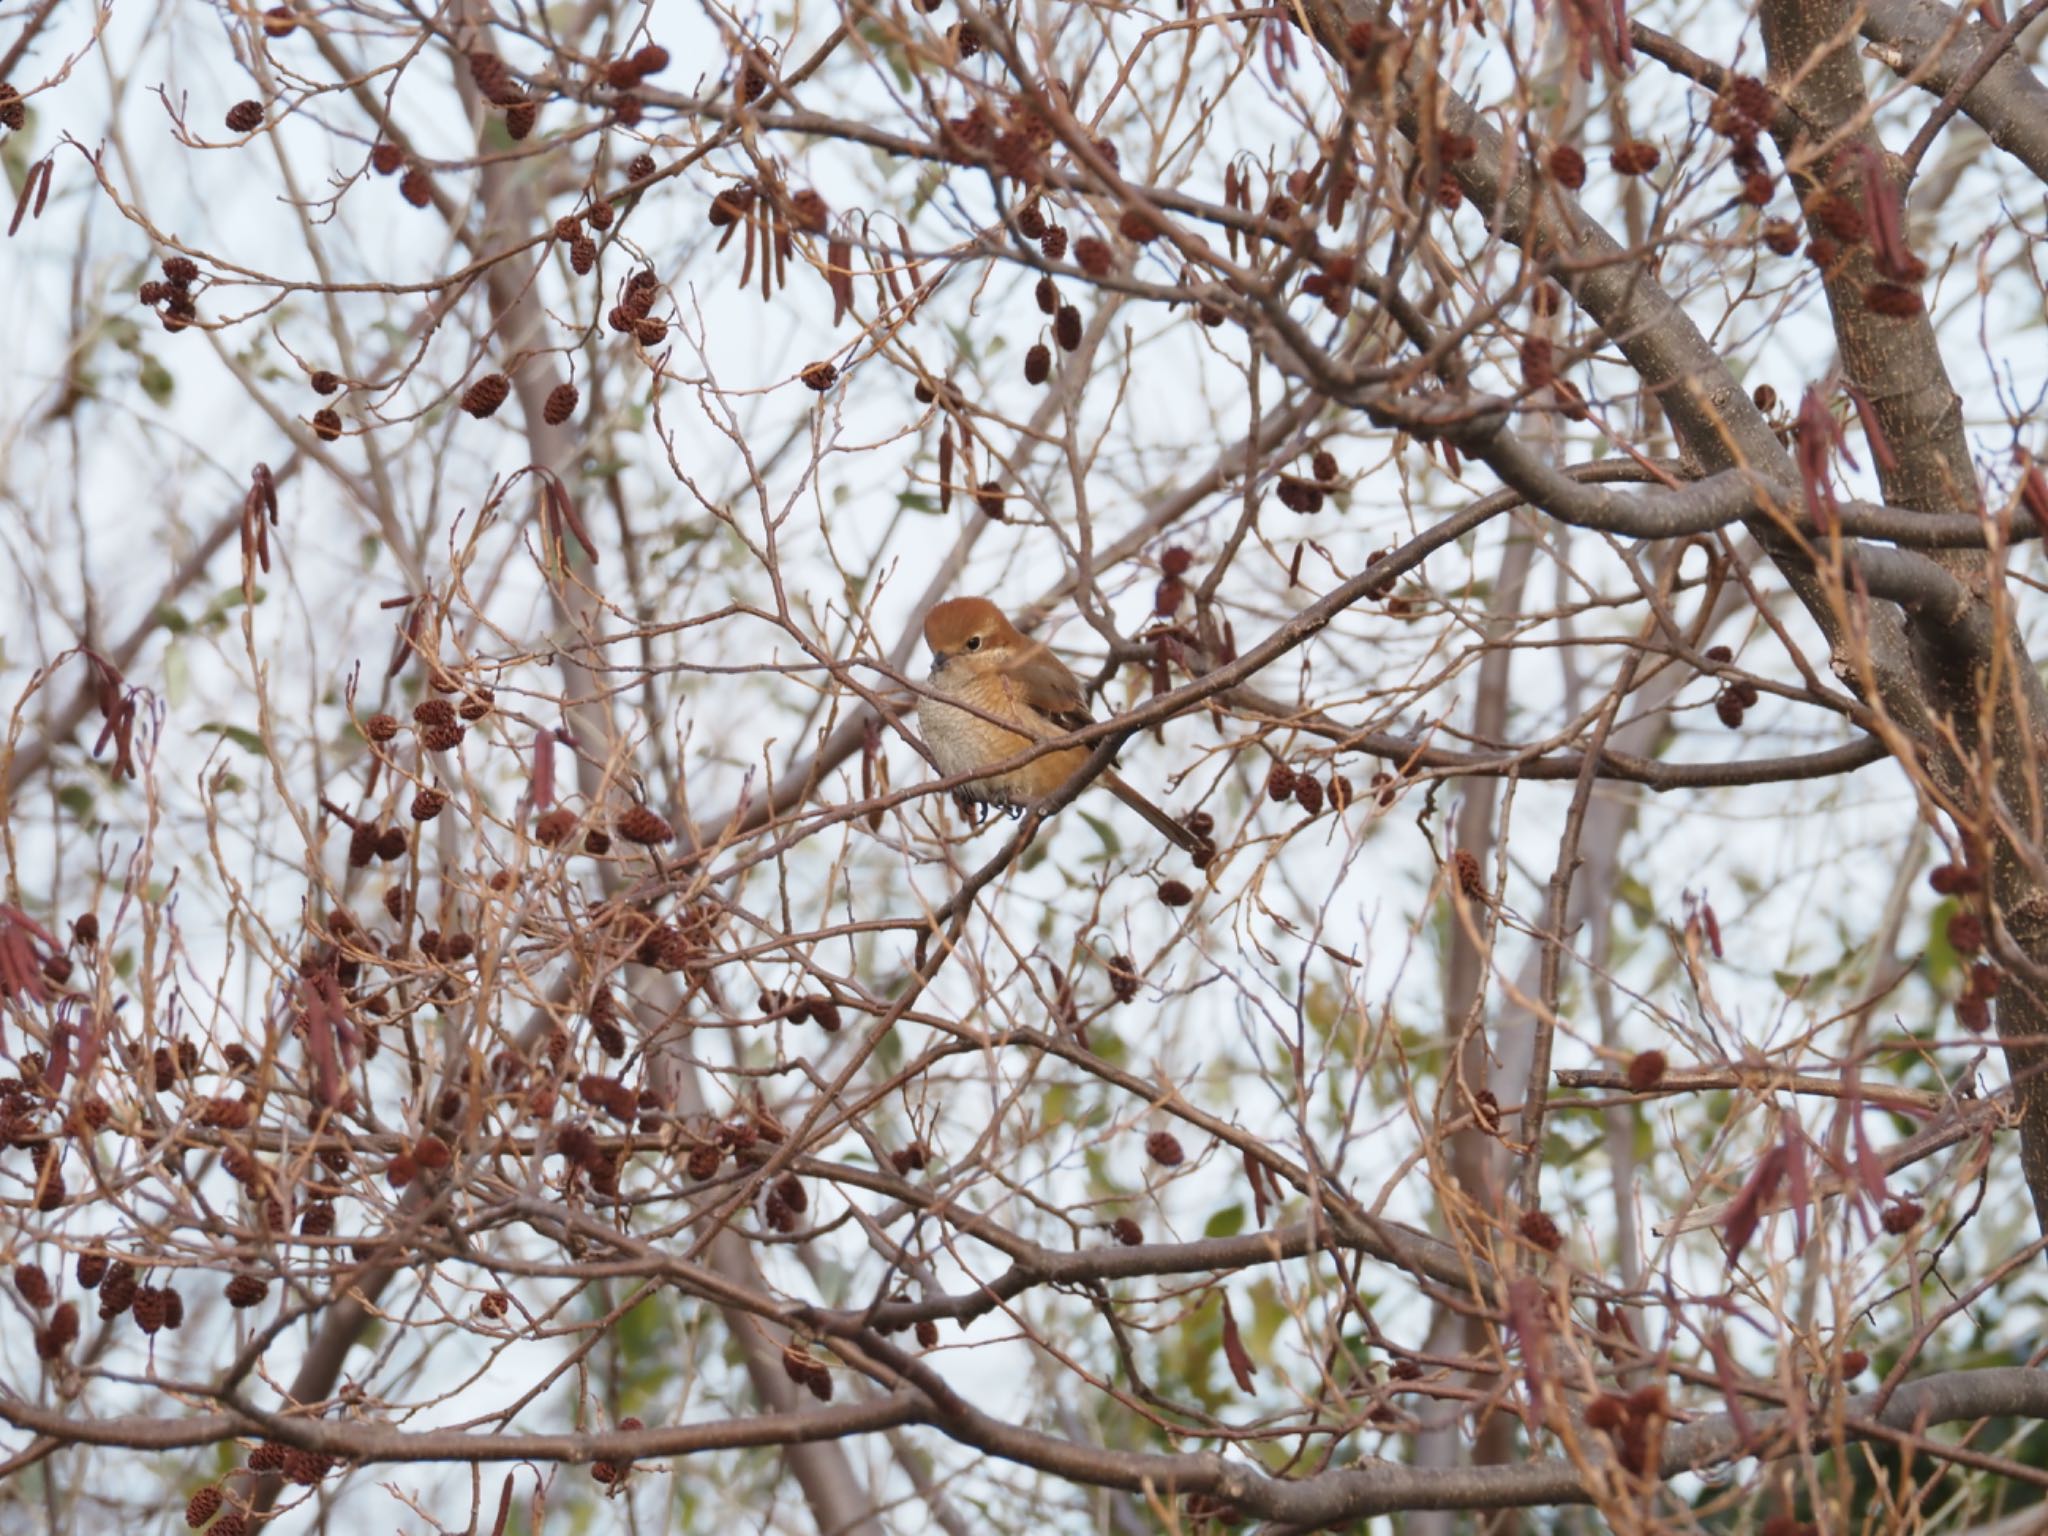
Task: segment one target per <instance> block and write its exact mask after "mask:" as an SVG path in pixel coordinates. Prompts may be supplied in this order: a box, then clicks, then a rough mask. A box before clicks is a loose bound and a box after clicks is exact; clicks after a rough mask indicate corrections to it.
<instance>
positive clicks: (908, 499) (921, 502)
mask: <svg viewBox="0 0 2048 1536" xmlns="http://www.w3.org/2000/svg"><path fill="white" fill-rule="evenodd" d="M896 505H897V506H899V507H901V508H902V509H903V510H904V511H906V512H922V513H924V515H925V516H926V517H937V516H938V515H939V504H938V502H936V501H935V500H933V499H932V498H931V497H930V496H927V495H926V494H925V493H924V492H923V491H899V492H897V495H896Z"/></svg>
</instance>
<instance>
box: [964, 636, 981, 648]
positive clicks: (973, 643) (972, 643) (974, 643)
mask: <svg viewBox="0 0 2048 1536" xmlns="http://www.w3.org/2000/svg"><path fill="white" fill-rule="evenodd" d="M967 649H969V650H970V651H978V650H980V649H981V636H979V635H969V636H968V637H967Z"/></svg>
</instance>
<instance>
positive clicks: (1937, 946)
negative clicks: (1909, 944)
mask: <svg viewBox="0 0 2048 1536" xmlns="http://www.w3.org/2000/svg"><path fill="white" fill-rule="evenodd" d="M1955 915H1956V903H1955V898H1954V897H1949V898H1947V899H1945V900H1943V901H1940V902H1937V903H1936V904H1935V908H1934V910H1933V912H1931V913H1929V914H1928V918H1927V950H1926V953H1925V954H1923V955H1922V956H1921V958H1920V963H1921V965H1923V966H1924V967H1925V968H1926V970H1927V979H1928V981H1930V982H1932V983H1933V984H1934V985H1935V986H1936V987H1938V988H1944V989H1945V988H1946V987H1947V985H1948V981H1949V978H1950V977H1952V976H1954V975H1955V974H1956V972H1957V970H1958V969H1960V967H1961V966H1962V963H1963V962H1962V957H1961V956H1960V955H1958V954H1957V953H1956V947H1955V945H1953V944H1951V943H1949V941H1948V920H1949V919H1950V918H1952V917H1954V916H1955Z"/></svg>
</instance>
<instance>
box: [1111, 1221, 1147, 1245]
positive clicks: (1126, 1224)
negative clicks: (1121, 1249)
mask: <svg viewBox="0 0 2048 1536" xmlns="http://www.w3.org/2000/svg"><path fill="white" fill-rule="evenodd" d="M1109 1235H1110V1236H1111V1237H1113V1238H1115V1239H1116V1240H1117V1241H1118V1242H1120V1243H1122V1244H1123V1245H1124V1246H1125V1247H1126V1248H1135V1247H1137V1246H1138V1245H1139V1244H1140V1243H1142V1242H1144V1241H1145V1229H1144V1228H1143V1227H1141V1226H1139V1225H1138V1224H1137V1222H1135V1221H1133V1220H1132V1219H1131V1218H1130V1217H1128V1216H1119V1217H1117V1219H1116V1220H1115V1221H1112V1222H1111V1223H1110V1224H1109Z"/></svg>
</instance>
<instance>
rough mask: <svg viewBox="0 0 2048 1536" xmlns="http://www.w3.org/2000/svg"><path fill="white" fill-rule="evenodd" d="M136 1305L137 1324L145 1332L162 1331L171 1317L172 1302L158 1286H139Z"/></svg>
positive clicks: (136, 1293)
mask: <svg viewBox="0 0 2048 1536" xmlns="http://www.w3.org/2000/svg"><path fill="white" fill-rule="evenodd" d="M134 1305H135V1326H136V1327H138V1328H140V1329H141V1330H142V1331H143V1332H144V1333H157V1332H160V1331H161V1330H162V1328H163V1326H164V1324H165V1323H166V1322H167V1321H168V1320H169V1318H170V1302H169V1300H168V1299H167V1298H166V1296H165V1294H164V1292H163V1291H162V1290H160V1289H158V1288H157V1287H156V1286H153V1285H144V1286H139V1287H137V1288H136V1292H135V1303H134Z"/></svg>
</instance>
